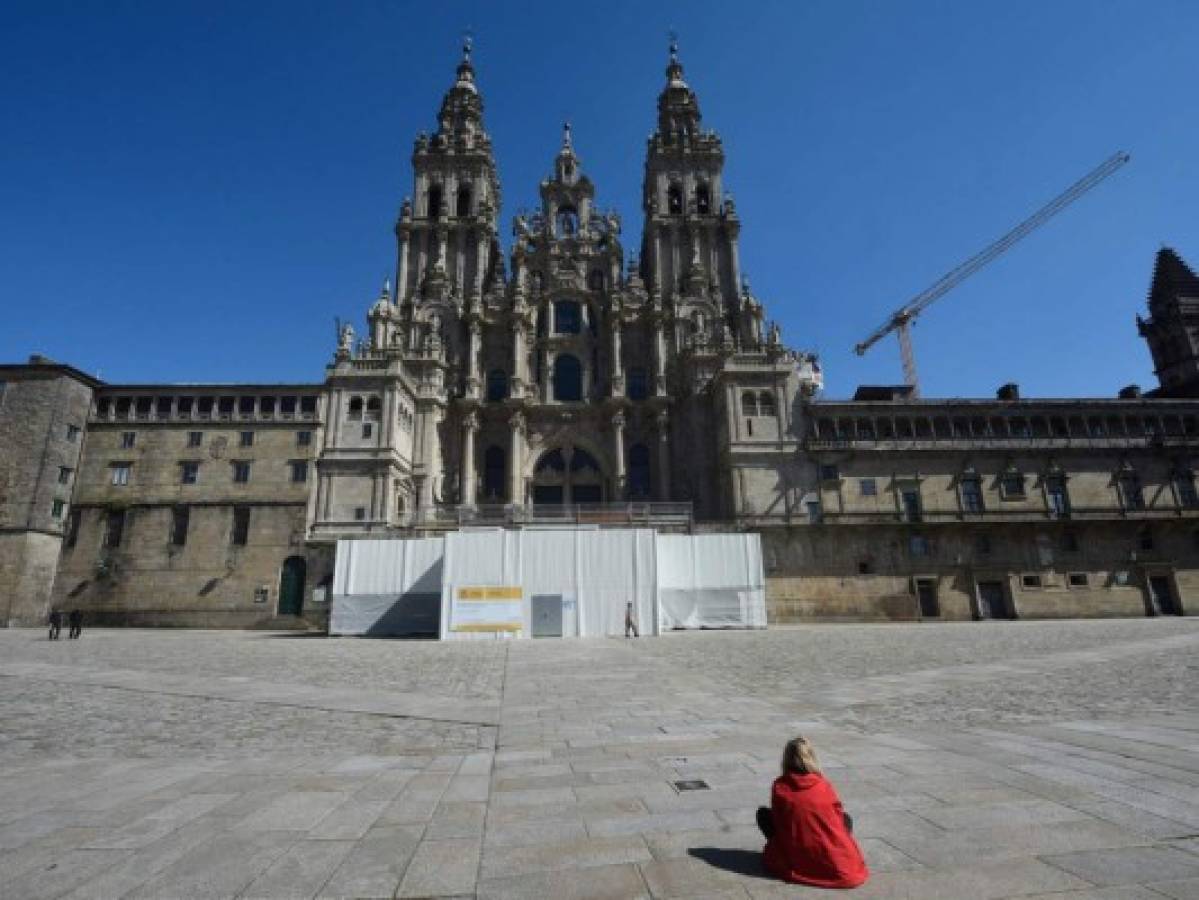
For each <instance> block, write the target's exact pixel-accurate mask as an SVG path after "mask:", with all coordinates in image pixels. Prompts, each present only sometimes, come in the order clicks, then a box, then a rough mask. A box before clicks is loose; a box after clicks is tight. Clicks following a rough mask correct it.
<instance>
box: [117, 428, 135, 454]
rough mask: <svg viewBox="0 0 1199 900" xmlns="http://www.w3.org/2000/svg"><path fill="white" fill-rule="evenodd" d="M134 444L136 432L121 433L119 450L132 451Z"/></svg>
mask: <svg viewBox="0 0 1199 900" xmlns="http://www.w3.org/2000/svg"><path fill="white" fill-rule="evenodd" d="M136 442H137V432H136V431H122V432H121V449H122V450H130V449H132V447H133V445H134V444H135V443H136Z"/></svg>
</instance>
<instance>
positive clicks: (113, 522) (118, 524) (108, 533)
mask: <svg viewBox="0 0 1199 900" xmlns="http://www.w3.org/2000/svg"><path fill="white" fill-rule="evenodd" d="M124 534H125V510H123V509H110V510H109V511H108V515H107V516H106V517H105V520H104V546H105V547H119V546H121V538H122V537H123V536H124Z"/></svg>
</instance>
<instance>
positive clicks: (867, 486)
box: [858, 478, 878, 497]
mask: <svg viewBox="0 0 1199 900" xmlns="http://www.w3.org/2000/svg"><path fill="white" fill-rule="evenodd" d="M858 486H859V487H860V488H861V489H862V496H863V497H877V496H878V482H876V481H875V480H874V479H873V478H863V479H862V480H861V481H859V482H858Z"/></svg>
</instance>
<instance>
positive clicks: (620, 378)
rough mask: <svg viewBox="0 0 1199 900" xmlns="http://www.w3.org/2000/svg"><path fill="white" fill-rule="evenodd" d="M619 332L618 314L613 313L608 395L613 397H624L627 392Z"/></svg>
mask: <svg viewBox="0 0 1199 900" xmlns="http://www.w3.org/2000/svg"><path fill="white" fill-rule="evenodd" d="M620 332H621V321H620V314H619V313H618V312H613V315H612V371H611V373H610V376H611V377H610V379H609V384H610V385H611V388H610V391H609V392H610V394H611V395H612V396H613V397H621V396H624V393H625V391H626V390H627V388H626V386H625V379H624V366H623V365H622V364H621V360H620V352H621V351H620V336H621V335H620Z"/></svg>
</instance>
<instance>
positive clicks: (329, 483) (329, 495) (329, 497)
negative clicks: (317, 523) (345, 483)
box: [321, 475, 333, 520]
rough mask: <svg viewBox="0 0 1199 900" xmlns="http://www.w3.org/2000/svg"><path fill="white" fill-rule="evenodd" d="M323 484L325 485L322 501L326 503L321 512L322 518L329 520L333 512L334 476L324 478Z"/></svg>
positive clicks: (322, 479)
mask: <svg viewBox="0 0 1199 900" xmlns="http://www.w3.org/2000/svg"><path fill="white" fill-rule="evenodd" d="M321 484H322V485H323V491H322V500H323V501H324V508H323V509H322V510H321V518H322V519H325V520H328V518H329V516H330V514H331V513H332V511H333V476H332V475H326V476H324V477H322V478H321Z"/></svg>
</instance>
